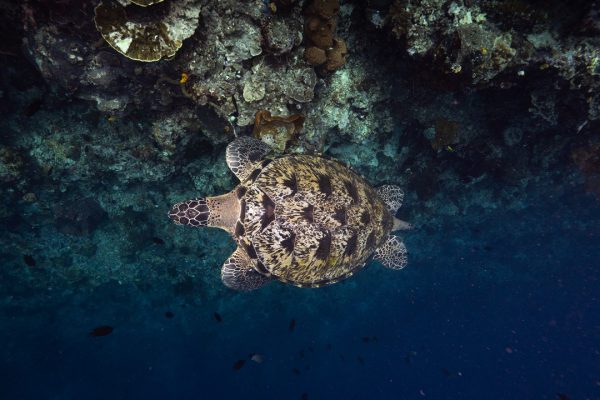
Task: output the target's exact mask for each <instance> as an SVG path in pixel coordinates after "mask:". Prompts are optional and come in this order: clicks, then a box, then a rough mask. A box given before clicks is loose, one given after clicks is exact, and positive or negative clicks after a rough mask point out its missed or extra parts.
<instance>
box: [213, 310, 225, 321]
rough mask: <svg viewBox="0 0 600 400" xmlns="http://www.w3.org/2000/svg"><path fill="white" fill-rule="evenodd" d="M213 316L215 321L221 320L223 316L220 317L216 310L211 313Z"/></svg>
mask: <svg viewBox="0 0 600 400" xmlns="http://www.w3.org/2000/svg"><path fill="white" fill-rule="evenodd" d="M213 317H215V320H216V321H217V322H223V318H222V317H221V314H219V313H218V312H215V313H214V314H213Z"/></svg>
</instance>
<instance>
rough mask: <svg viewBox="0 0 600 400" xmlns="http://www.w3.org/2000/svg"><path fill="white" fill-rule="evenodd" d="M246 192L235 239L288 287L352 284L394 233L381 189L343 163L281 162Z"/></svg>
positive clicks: (251, 183)
mask: <svg viewBox="0 0 600 400" xmlns="http://www.w3.org/2000/svg"><path fill="white" fill-rule="evenodd" d="M252 179H253V181H252ZM244 185H246V186H247V187H248V190H247V192H246V194H245V195H244V200H245V207H246V208H245V214H244V220H243V221H242V223H243V224H244V228H245V229H244V232H245V233H244V235H243V237H238V238H237V239H238V241H239V242H240V243H241V244H242V245H243V246H244V247H245V248H250V247H252V249H251V250H253V251H255V252H256V259H255V262H256V263H259V264H260V266H261V268H264V269H265V270H266V271H267V273H268V274H269V275H270V276H272V277H274V278H276V279H279V280H281V281H284V282H289V283H292V284H295V285H298V286H321V285H324V284H329V283H334V282H337V281H339V280H341V279H344V278H347V277H349V276H350V275H352V274H353V273H354V272H355V271H356V270H358V269H360V268H362V267H363V266H364V264H365V262H366V260H367V259H368V258H369V256H370V255H371V254H372V253H373V251H374V250H375V249H376V248H377V247H378V246H379V245H381V244H382V243H383V242H384V241H385V239H386V238H387V235H388V233H390V231H391V229H392V220H393V216H392V215H391V213H390V212H389V211H388V208H387V206H386V204H385V203H384V202H383V200H381V198H380V197H379V196H378V195H377V193H376V191H375V189H373V188H372V187H371V186H370V185H369V184H368V183H367V182H366V181H365V180H364V179H363V178H362V177H360V176H358V175H357V174H355V173H354V172H353V171H352V170H350V169H349V168H347V167H346V166H344V165H343V164H341V163H339V162H337V161H333V160H327V159H324V158H321V157H316V156H307V155H293V156H286V157H282V158H279V159H276V160H274V161H272V162H271V163H269V164H268V165H266V166H265V167H264V168H263V169H262V170H261V171H260V173H259V174H256V176H254V177H252V178H249V179H248V180H246V181H245V182H244Z"/></svg>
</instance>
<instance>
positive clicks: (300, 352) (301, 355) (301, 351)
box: [298, 350, 304, 358]
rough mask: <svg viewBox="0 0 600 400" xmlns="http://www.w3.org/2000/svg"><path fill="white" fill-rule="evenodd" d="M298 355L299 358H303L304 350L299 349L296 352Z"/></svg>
mask: <svg viewBox="0 0 600 400" xmlns="http://www.w3.org/2000/svg"><path fill="white" fill-rule="evenodd" d="M298 355H299V356H300V358H304V350H300V351H299V352H298Z"/></svg>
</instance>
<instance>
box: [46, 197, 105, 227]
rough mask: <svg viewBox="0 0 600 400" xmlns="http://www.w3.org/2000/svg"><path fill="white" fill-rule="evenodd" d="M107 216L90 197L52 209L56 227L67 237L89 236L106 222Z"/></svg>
mask: <svg viewBox="0 0 600 400" xmlns="http://www.w3.org/2000/svg"><path fill="white" fill-rule="evenodd" d="M107 216H108V215H107V213H106V211H104V209H102V207H101V206H100V204H99V203H98V201H96V200H95V199H93V198H91V197H88V198H85V199H80V200H79V199H78V200H74V201H71V202H69V203H66V204H61V205H57V206H55V207H54V217H55V219H56V224H57V227H58V229H59V230H60V231H61V232H62V233H65V234H68V235H79V236H81V235H89V234H90V233H92V232H93V231H94V230H95V229H96V228H97V227H98V226H99V225H100V223H102V222H103V221H106V219H107Z"/></svg>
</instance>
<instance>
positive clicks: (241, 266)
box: [221, 247, 271, 291]
mask: <svg viewBox="0 0 600 400" xmlns="http://www.w3.org/2000/svg"><path fill="white" fill-rule="evenodd" d="M221 280H222V281H223V283H224V284H225V286H227V287H228V288H230V289H233V290H239V291H250V290H254V289H258V288H260V287H261V286H264V285H266V284H267V283H269V282H270V281H271V278H269V277H267V276H264V275H261V274H260V273H258V272H256V270H254V268H252V260H251V259H250V257H249V256H248V254H246V252H245V251H244V250H242V249H241V248H239V247H238V248H237V249H236V250H235V251H234V252H233V254H232V255H231V257H229V258H228V259H227V261H225V264H223V267H222V268H221Z"/></svg>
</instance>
